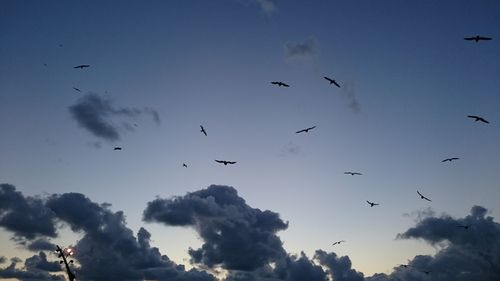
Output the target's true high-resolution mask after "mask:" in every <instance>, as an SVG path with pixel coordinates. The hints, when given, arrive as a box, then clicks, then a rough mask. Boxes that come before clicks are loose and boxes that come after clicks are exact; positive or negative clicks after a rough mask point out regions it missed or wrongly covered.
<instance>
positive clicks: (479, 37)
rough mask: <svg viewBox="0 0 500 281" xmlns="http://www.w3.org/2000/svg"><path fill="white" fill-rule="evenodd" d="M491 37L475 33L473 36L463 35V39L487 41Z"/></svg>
mask: <svg viewBox="0 0 500 281" xmlns="http://www.w3.org/2000/svg"><path fill="white" fill-rule="evenodd" d="M491 39H493V38H491V37H485V36H479V35H476V36H474V37H465V38H464V40H467V41H476V43H477V42H479V41H488V40H491Z"/></svg>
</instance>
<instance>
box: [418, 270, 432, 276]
mask: <svg viewBox="0 0 500 281" xmlns="http://www.w3.org/2000/svg"><path fill="white" fill-rule="evenodd" d="M420 272H422V273H425V274H426V275H429V274H431V272H430V271H428V270H420Z"/></svg>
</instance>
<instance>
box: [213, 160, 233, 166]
mask: <svg viewBox="0 0 500 281" xmlns="http://www.w3.org/2000/svg"><path fill="white" fill-rule="evenodd" d="M215 162H217V163H222V164H224V165H227V164H236V161H225V160H215Z"/></svg>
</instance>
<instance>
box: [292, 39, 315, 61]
mask: <svg viewBox="0 0 500 281" xmlns="http://www.w3.org/2000/svg"><path fill="white" fill-rule="evenodd" d="M318 55H319V44H318V40H317V39H316V38H314V37H311V38H309V39H307V40H306V41H305V42H299V43H286V44H285V57H286V58H287V59H289V60H294V59H296V60H309V59H313V58H315V57H316V56H318Z"/></svg>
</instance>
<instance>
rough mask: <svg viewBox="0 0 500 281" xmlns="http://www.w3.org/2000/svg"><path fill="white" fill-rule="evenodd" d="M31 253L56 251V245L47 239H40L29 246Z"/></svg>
mask: <svg viewBox="0 0 500 281" xmlns="http://www.w3.org/2000/svg"><path fill="white" fill-rule="evenodd" d="M27 248H28V250H30V251H34V252H36V251H55V249H56V245H55V244H53V243H52V242H50V241H49V240H47V239H46V238H39V239H37V240H35V241H33V242H31V243H29V244H28V246H27Z"/></svg>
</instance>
